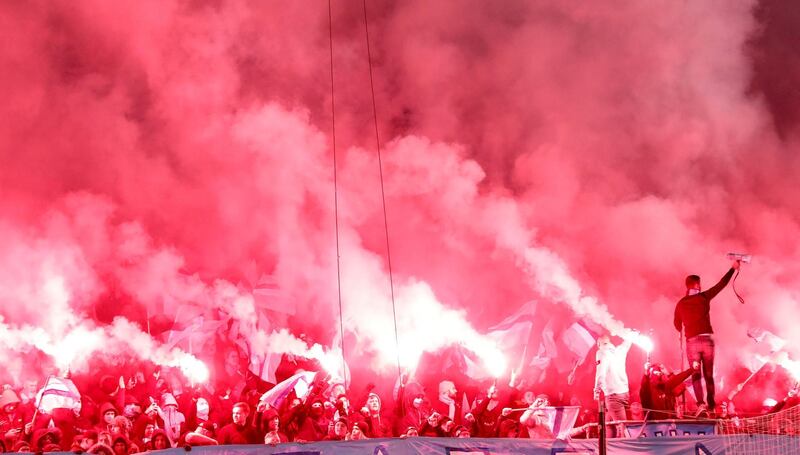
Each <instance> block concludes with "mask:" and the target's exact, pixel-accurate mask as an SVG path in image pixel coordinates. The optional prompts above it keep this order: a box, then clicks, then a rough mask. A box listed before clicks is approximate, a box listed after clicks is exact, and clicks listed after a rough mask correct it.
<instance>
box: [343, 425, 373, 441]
mask: <svg viewBox="0 0 800 455" xmlns="http://www.w3.org/2000/svg"><path fill="white" fill-rule="evenodd" d="M351 425H352V427H351V428H350V432H349V433H347V437H346V438H345V440H347V441H360V440H362V439H369V437H367V431H368V429H369V427H368V425H367V422H364V421H358V422H355V423H353V424H351Z"/></svg>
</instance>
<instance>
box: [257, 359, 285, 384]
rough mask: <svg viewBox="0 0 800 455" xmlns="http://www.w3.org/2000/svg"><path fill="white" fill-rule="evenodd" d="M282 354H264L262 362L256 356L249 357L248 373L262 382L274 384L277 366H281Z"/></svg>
mask: <svg viewBox="0 0 800 455" xmlns="http://www.w3.org/2000/svg"><path fill="white" fill-rule="evenodd" d="M282 358H283V354H281V353H280V352H269V353H267V354H264V356H263V360H262V357H261V356H258V355H256V354H253V355H251V357H250V371H251V372H252V373H253V374H255V375H256V376H258V377H260V378H261V379H262V380H264V381H267V382H269V383H270V384H275V383H276V382H278V380H277V379H276V378H275V372H276V371H277V370H278V365H280V364H281V359H282Z"/></svg>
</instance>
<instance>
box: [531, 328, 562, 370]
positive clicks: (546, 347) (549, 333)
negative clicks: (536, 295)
mask: <svg viewBox="0 0 800 455" xmlns="http://www.w3.org/2000/svg"><path fill="white" fill-rule="evenodd" d="M557 357H558V346H557V345H556V340H555V331H554V330H553V321H552V320H550V321H548V323H547V325H545V327H544V329H542V333H541V338H540V340H539V349H538V350H537V351H536V355H534V356H533V359H531V362H530V366H532V367H534V368H538V369H540V370H546V369H547V367H548V366H549V365H550V362H551V361H552V360H553V359H555V358H557Z"/></svg>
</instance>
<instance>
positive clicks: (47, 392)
mask: <svg viewBox="0 0 800 455" xmlns="http://www.w3.org/2000/svg"><path fill="white" fill-rule="evenodd" d="M35 404H36V408H37V409H39V412H43V413H48V414H49V413H51V412H52V411H53V409H58V408H64V409H71V410H73V411H75V412H80V410H81V393H80V392H79V391H78V388H77V387H75V384H73V383H72V381H71V380H69V379H65V378H57V377H54V376H51V377H50V378H48V379H47V382H46V383H45V385H44V387H42V389H41V390H39V392H38V393H37V394H36V401H35Z"/></svg>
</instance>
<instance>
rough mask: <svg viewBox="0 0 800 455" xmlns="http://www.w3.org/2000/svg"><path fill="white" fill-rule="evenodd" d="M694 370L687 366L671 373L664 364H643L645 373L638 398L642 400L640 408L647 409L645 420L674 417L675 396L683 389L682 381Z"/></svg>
mask: <svg viewBox="0 0 800 455" xmlns="http://www.w3.org/2000/svg"><path fill="white" fill-rule="evenodd" d="M694 372H695V371H694V369H693V368H689V369H687V370H685V371H681V372H680V373H677V374H672V373H671V372H670V371H669V370H667V367H666V366H665V365H664V364H660V365H650V364H649V363H647V364H645V373H644V377H643V378H642V384H641V388H640V389H639V399H640V400H642V408H644V409H647V410H649V412H648V414H647V420H662V419H671V418H673V417H674V414H673V413H674V412H675V398H676V397H678V396H679V395H680V394H682V393H683V390H684V389H685V386H684V385H683V381H685V380H686V379H687V378H688V377H689V376H691V375H692V374H694ZM659 411H664V412H659Z"/></svg>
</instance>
